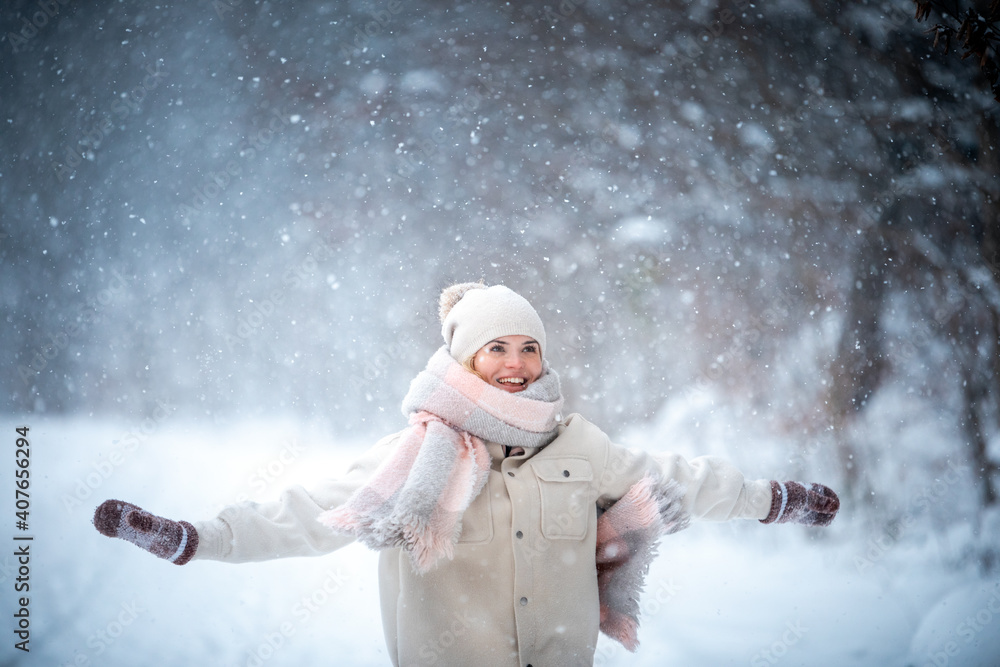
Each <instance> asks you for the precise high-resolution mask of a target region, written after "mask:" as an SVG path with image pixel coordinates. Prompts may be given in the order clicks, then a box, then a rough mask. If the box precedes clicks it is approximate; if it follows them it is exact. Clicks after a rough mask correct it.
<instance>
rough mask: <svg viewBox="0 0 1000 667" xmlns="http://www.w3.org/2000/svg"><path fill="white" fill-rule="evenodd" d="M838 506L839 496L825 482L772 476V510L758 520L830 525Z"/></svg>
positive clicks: (762, 521)
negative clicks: (791, 480) (805, 481)
mask: <svg viewBox="0 0 1000 667" xmlns="http://www.w3.org/2000/svg"><path fill="white" fill-rule="evenodd" d="M839 509H840V498H838V497H837V494H836V493H834V492H833V489H831V488H830V487H828V486H823V485H822V484H802V483H800V482H775V481H774V480H771V511H770V513H768V515H767V518H766V519H761V520H760V522H761V523H801V524H805V525H807V526H829V525H830V522H831V521H833V517H835V516H837V510H839Z"/></svg>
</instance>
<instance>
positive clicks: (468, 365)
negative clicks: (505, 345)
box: [462, 350, 487, 382]
mask: <svg viewBox="0 0 1000 667" xmlns="http://www.w3.org/2000/svg"><path fill="white" fill-rule="evenodd" d="M477 351H478V350H477ZM462 368H464V369H465V370H467V371H469V372H470V373H472V374H473V375H475V376H477V377H478V378H479V379H480V380H482V381H483V382H487V380H486V378H484V377H483V374H482V373H480V372H479V371H477V370H476V355H472V356H471V357H469V358H468V359H466V360H465V361H463V362H462Z"/></svg>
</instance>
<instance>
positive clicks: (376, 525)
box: [319, 347, 684, 650]
mask: <svg viewBox="0 0 1000 667" xmlns="http://www.w3.org/2000/svg"><path fill="white" fill-rule="evenodd" d="M562 405H563V398H562V394H561V392H560V389H559V378H558V376H557V375H556V374H555V372H554V371H551V370H549V369H548V368H546V369H545V370H544V372H543V374H542V376H541V377H540V378H539V379H538V380H536V381H535V382H532V383H531V384H530V385H529V386H528V388H527V389H525V390H524V391H521V392H518V393H516V394H510V393H508V392H506V391H504V390H502V389H499V388H497V387H492V386H490V385H489V384H488V383H486V382H484V381H483V380H482V379H481V378H479V377H478V376H476V375H474V374H473V373H470V372H469V371H468V370H466V369H465V368H464V367H462V366H461V365H460V364H459V363H458V362H456V361H455V360H454V359H453V358H452V357H451V355H450V354H449V353H448V350H447V349H446V348H444V347H442V348H441V349H439V350H438V351H437V352H436V353H435V354H434V355H433V356H432V357H431V359H430V361H429V362H428V364H427V368H426V369H424V370H423V371H421V372H420V373H419V374H418V375H417V377H416V378H414V380H413V382H412V383H411V385H410V390H409V392H408V393H407V395H406V397H405V398H404V399H403V413H404V414H406V415H408V416H409V420H410V426H409V428H408V429H407V430H406V431H405V432H404V433H403V435H402V437H401V439H400V442H399V445H398V446H397V447H396V449H395V450H394V451H393V453H392V454H391V455H390V456H389V458H387V459H386V460H385V461H383V463H382V464H381V465H380V466H379V467H378V469H376V471H375V472H374V474H373V475H372V478H371V479H370V480H369V481H368V482H367V483H366V484H365V485H364V486H363V487H361V488H360V489H358V490H357V491H356V492H355V493H354V494H353V495H352V496H351V498H350V499H349V500H348V501H347V502H346V503H345V504H344V505H341V506H340V507H336V508H334V509H332V510H329V511H327V512H324V513H322V514H320V516H319V521H320V522H322V523H323V524H324V525H326V526H329V527H330V528H333V529H334V530H338V531H341V532H347V533H351V534H353V535H354V536H355V537H357V539H358V540H360V541H361V542H363V543H364V544H366V545H368V546H369V547H371V548H372V549H386V548H391V547H400V548H402V549H403V550H404V551H406V552H407V553H408V554H409V556H410V560H411V562H412V563H413V566H414V568H415V569H416V571H417V572H420V573H424V572H427V571H429V570H430V569H431V568H432V567H434V565H435V564H436V563H437V562H438V560H440V559H441V558H442V557H445V558H448V559H451V558H452V557H453V556H454V549H455V544H456V543H457V542H458V538H459V535H460V534H461V531H462V523H461V519H462V515H463V514H464V512H465V510H466V509H468V507H469V505H470V504H471V503H472V501H473V499H474V498H475V497H476V496H477V495H478V494H479V492H480V491H481V490H482V488H483V485H484V484H485V483H486V479H487V477H488V475H489V471H490V456H489V453H488V452H487V451H486V445H485V444H484V441H490V442H497V443H500V444H503V445H508V446H512V447H543V446H545V445H547V444H548V443H550V442H551V441H552V440H554V439H555V437H556V435H558V422H559V411H560V409H561V408H562ZM679 498H680V493H679V491H678V490H677V488H676V485H664V484H662V483H658V482H656V481H655V480H652V479H650V478H646V479H644V480H642V481H641V482H639V483H638V484H636V485H635V486H634V487H632V489H631V490H630V491H629V492H628V494H626V496H624V497H623V498H622V499H621V500H620V501H618V502H617V503H615V505H613V506H612V507H611V508H610V509H609V510H608V511H607V512H605V513H604V514H603V515H602V516H601V517H600V519H599V520H598V525H597V539H598V545H597V555H596V564H597V569H598V585H599V589H600V601H601V630H602V631H604V632H605V634H607V635H608V636H610V637H612V638H613V639H617V640H618V641H620V642H621V643H622V644H623V645H625V646H626V648H629V650H635V647H636V646H637V645H638V641H637V639H636V631H637V629H638V612H639V607H638V599H639V593H640V592H641V590H642V584H643V579H644V577H645V574H646V570H647V569H648V567H649V563H650V561H651V560H652V558H653V557H654V556H655V553H656V551H655V543H656V541H657V539H659V537H660V536H661V535H662V534H666V533H668V532H674V531H675V530H678V529H679V528H680V527H682V526H683V523H684V520H683V518H682V517H681V515H680V510H679V508H680V506H681V503H680V502H679Z"/></svg>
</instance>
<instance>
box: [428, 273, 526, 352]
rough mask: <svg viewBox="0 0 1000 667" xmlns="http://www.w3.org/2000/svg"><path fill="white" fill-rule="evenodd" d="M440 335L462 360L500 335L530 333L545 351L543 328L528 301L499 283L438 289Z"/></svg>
mask: <svg viewBox="0 0 1000 667" xmlns="http://www.w3.org/2000/svg"><path fill="white" fill-rule="evenodd" d="M439 314H440V317H441V324H442V327H441V335H442V336H444V342H445V344H446V345H447V346H448V351H449V352H451V356H452V358H454V359H455V361H457V362H459V363H462V362H464V361H465V360H466V359H468V358H469V357H471V356H473V355H474V354H475V353H476V352H477V351H479V348H481V347H482V346H483V345H486V343H488V342H490V341H491V340H493V339H494V338H500V337H501V336H530V337H531V338H534V339H535V340H536V341H538V346H539V348H540V350H539V352H543V351H544V350H545V327H544V326H542V319H541V318H540V317H539V316H538V313H537V312H535V309H534V308H532V307H531V304H530V303H528V300H527V299H525V298H524V297H523V296H521V295H520V294H518V293H516V292H514V291H513V290H511V289H509V288H507V287H504V286H503V285H493V286H492V287H487V286H486V285H484V284H483V283H459V284H457V285H452V286H451V287H447V288H445V290H444V291H443V292H441V299H440V311H439Z"/></svg>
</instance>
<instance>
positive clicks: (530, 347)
mask: <svg viewBox="0 0 1000 667" xmlns="http://www.w3.org/2000/svg"><path fill="white" fill-rule="evenodd" d="M535 352H536V350H535V346H534V345H526V346H525V348H524V353H525V354H534V353H535Z"/></svg>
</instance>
